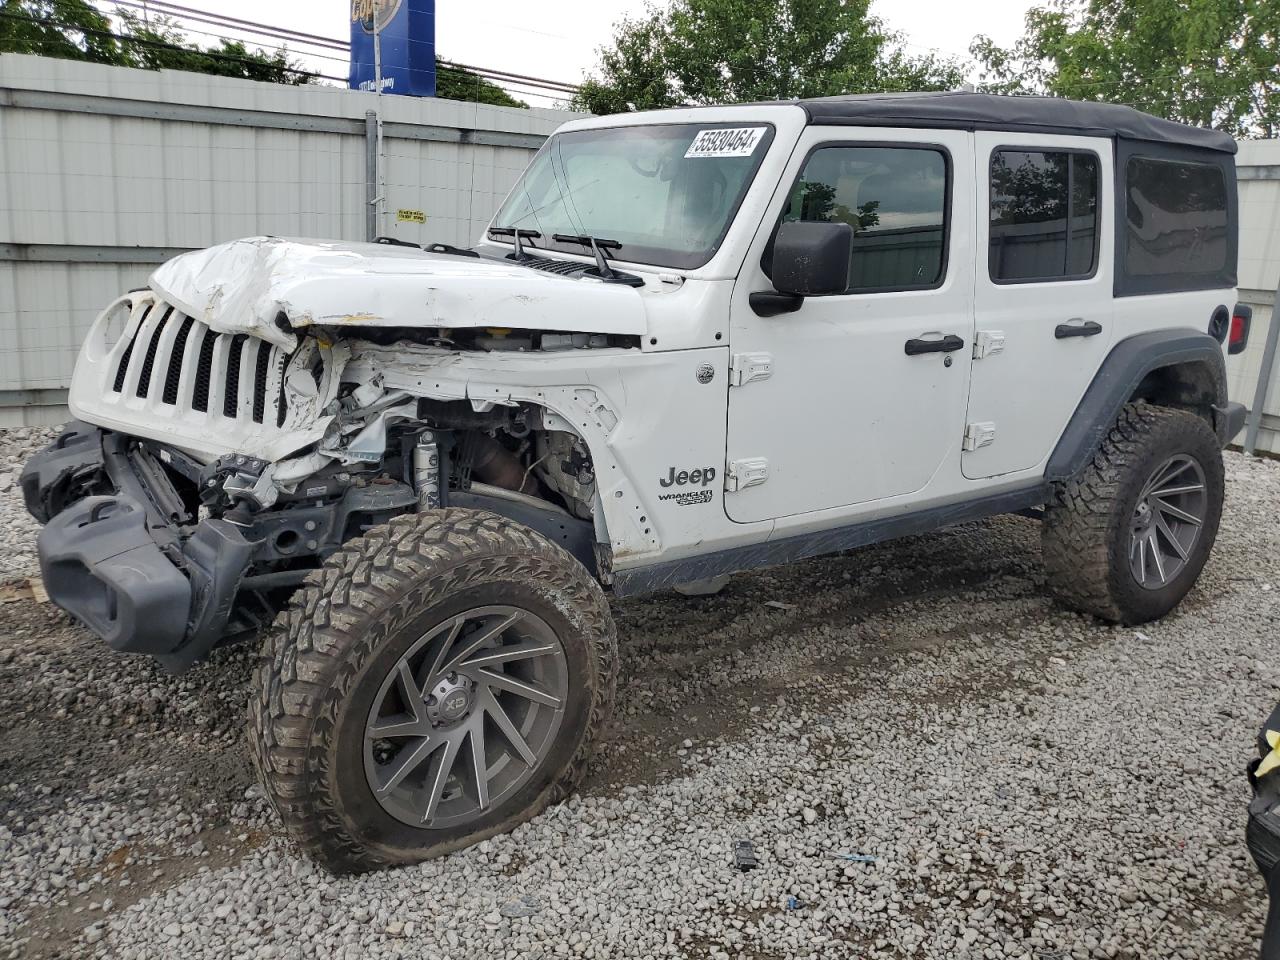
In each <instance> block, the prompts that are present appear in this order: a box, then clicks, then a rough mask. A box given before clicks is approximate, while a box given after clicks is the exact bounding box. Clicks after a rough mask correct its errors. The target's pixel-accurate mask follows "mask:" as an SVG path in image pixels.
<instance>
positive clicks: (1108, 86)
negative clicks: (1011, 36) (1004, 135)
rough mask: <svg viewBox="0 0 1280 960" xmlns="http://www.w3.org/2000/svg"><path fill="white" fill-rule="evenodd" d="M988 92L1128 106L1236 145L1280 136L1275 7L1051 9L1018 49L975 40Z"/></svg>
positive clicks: (1037, 18) (1123, 0) (1239, 2)
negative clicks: (1240, 139)
mask: <svg viewBox="0 0 1280 960" xmlns="http://www.w3.org/2000/svg"><path fill="white" fill-rule="evenodd" d="M970 52H971V53H972V54H973V56H974V57H975V59H977V61H978V62H979V64H980V67H981V84H982V87H983V88H984V89H987V90H991V91H994V92H1000V93H1049V94H1054V95H1056V96H1063V97H1070V98H1072V99H1077V100H1105V101H1109V102H1113V103H1127V104H1129V105H1131V106H1134V107H1137V108H1138V109H1140V110H1145V111H1147V112H1148V113H1154V114H1157V115H1159V116H1163V117H1168V118H1169V119H1171V120H1181V121H1182V122H1184V123H1192V124H1196V125H1199V126H1204V127H1217V128H1219V129H1222V130H1226V131H1228V132H1229V133H1232V134H1234V135H1236V136H1249V135H1259V136H1264V137H1272V136H1276V135H1277V134H1280V66H1277V65H1278V64H1280V3H1277V2H1276V0H1190V2H1183V3H1171V2H1169V0H1050V2H1049V3H1048V5H1046V6H1042V7H1036V8H1034V9H1032V10H1030V11H1029V12H1028V13H1027V18H1026V30H1025V32H1024V34H1023V36H1022V38H1021V39H1020V40H1018V41H1017V43H1015V44H1014V45H1013V46H1012V47H1009V48H1003V47H999V46H997V45H996V44H995V43H993V42H992V41H991V39H990V38H988V37H984V36H979V37H977V38H976V39H975V40H974V42H973V45H972V46H971V47H970Z"/></svg>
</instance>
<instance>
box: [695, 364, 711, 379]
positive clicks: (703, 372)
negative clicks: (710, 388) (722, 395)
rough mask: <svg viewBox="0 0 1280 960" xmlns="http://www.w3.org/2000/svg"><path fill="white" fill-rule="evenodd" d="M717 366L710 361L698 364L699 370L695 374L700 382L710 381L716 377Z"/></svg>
mask: <svg viewBox="0 0 1280 960" xmlns="http://www.w3.org/2000/svg"><path fill="white" fill-rule="evenodd" d="M715 375H716V368H715V367H713V366H712V365H711V364H709V363H700V364H698V370H697V372H696V373H695V374H694V376H695V377H697V378H698V382H699V383H710V382H711V381H712V380H713V379H715Z"/></svg>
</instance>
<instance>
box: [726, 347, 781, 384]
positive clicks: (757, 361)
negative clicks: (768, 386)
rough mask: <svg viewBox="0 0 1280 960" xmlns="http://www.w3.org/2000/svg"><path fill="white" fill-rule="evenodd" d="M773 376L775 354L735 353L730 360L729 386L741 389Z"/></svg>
mask: <svg viewBox="0 0 1280 960" xmlns="http://www.w3.org/2000/svg"><path fill="white" fill-rule="evenodd" d="M771 376H773V354H771V353H735V354H734V355H733V357H732V358H731V359H730V360H729V386H731V387H740V386H742V385H743V384H744V383H750V382H751V381H752V380H768V379H769V378H770V377H771Z"/></svg>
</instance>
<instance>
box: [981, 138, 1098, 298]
mask: <svg viewBox="0 0 1280 960" xmlns="http://www.w3.org/2000/svg"><path fill="white" fill-rule="evenodd" d="M1097 262H1098V157H1097V154H1093V153H1083V152H1074V151H1066V150H997V151H995V152H994V153H992V155H991V222H990V231H989V248H988V252H987V268H988V272H989V273H990V275H991V279H992V280H993V281H995V282H996V283H1030V282H1035V281H1047V280H1073V279H1084V278H1086V277H1090V276H1093V273H1094V271H1095V269H1096V268H1097Z"/></svg>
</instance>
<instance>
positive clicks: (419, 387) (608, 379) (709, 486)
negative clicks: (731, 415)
mask: <svg viewBox="0 0 1280 960" xmlns="http://www.w3.org/2000/svg"><path fill="white" fill-rule="evenodd" d="M704 364H710V365H711V367H712V369H713V370H714V374H713V376H712V378H711V380H710V381H709V382H707V383H702V382H700V380H699V378H698V376H697V372H698V369H699V367H701V366H703V365H704ZM727 367H728V349H727V348H724V347H718V348H708V349H705V350H689V351H681V352H680V353H678V354H644V353H641V352H640V351H638V350H581V351H573V352H571V353H565V354H560V355H554V354H551V355H545V354H544V355H541V356H537V355H526V354H518V353H497V352H495V353H488V354H477V353H469V354H459V353H455V352H449V351H444V350H436V349H432V348H428V347H418V346H415V345H412V344H396V345H394V346H391V347H372V346H369V347H364V348H362V349H360V350H359V351H357V353H356V355H355V356H354V357H353V359H352V362H351V364H350V366H349V367H348V375H349V376H351V377H355V378H357V379H361V380H364V379H367V378H368V377H369V376H370V375H373V374H381V375H382V377H383V378H384V381H385V383H386V385H387V387H388V388H389V389H404V390H409V391H411V392H414V393H423V394H428V395H430V396H432V397H438V398H441V399H455V400H462V399H468V400H471V401H473V402H478V401H492V402H495V403H500V404H502V403H505V404H510V403H518V402H527V403H532V404H535V405H537V406H540V407H543V408H545V409H547V410H549V411H551V412H552V413H554V414H556V415H557V416H558V417H559V418H560V421H558V426H557V428H558V429H566V430H572V431H573V432H575V433H577V434H578V435H579V436H580V437H582V439H583V440H584V441H586V444H587V446H588V448H589V449H590V450H591V455H592V460H593V461H594V465H595V475H596V477H597V483H598V484H599V492H600V500H601V503H602V504H603V507H604V513H605V521H606V525H607V527H608V531H609V539H610V545H611V547H612V549H613V559H614V566H615V568H616V569H619V570H624V569H627V568H629V567H635V566H642V565H644V564H645V563H651V562H654V561H656V560H659V559H661V560H673V559H679V558H682V557H688V556H693V555H695V554H698V553H705V552H707V550H708V549H723V548H725V547H731V546H738V545H743V544H748V543H755V542H759V541H761V540H764V539H766V538H767V537H768V535H769V533H770V531H771V530H772V527H773V524H772V523H759V524H749V525H742V524H735V523H732V522H731V521H730V520H729V519H728V518H727V517H726V516H725V512H724V502H723V498H724V496H725V493H724V489H723V482H722V477H723V473H722V461H721V457H722V453H721V451H723V450H724V436H725V422H724V416H723V414H724V404H725V393H726V389H727V386H726V385H727V383H728V376H727V372H728V371H727ZM708 467H710V468H712V469H713V470H714V472H715V475H714V477H712V478H711V479H710V480H709V481H708V482H702V481H701V480H699V481H694V482H686V483H682V484H679V485H671V486H664V485H663V481H664V480H665V479H668V478H669V477H670V476H671V473H672V471H673V470H674V471H675V472H676V473H677V474H678V473H689V474H691V473H692V472H693V471H695V470H698V471H702V470H704V468H708ZM689 494H694V496H687V495H689Z"/></svg>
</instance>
